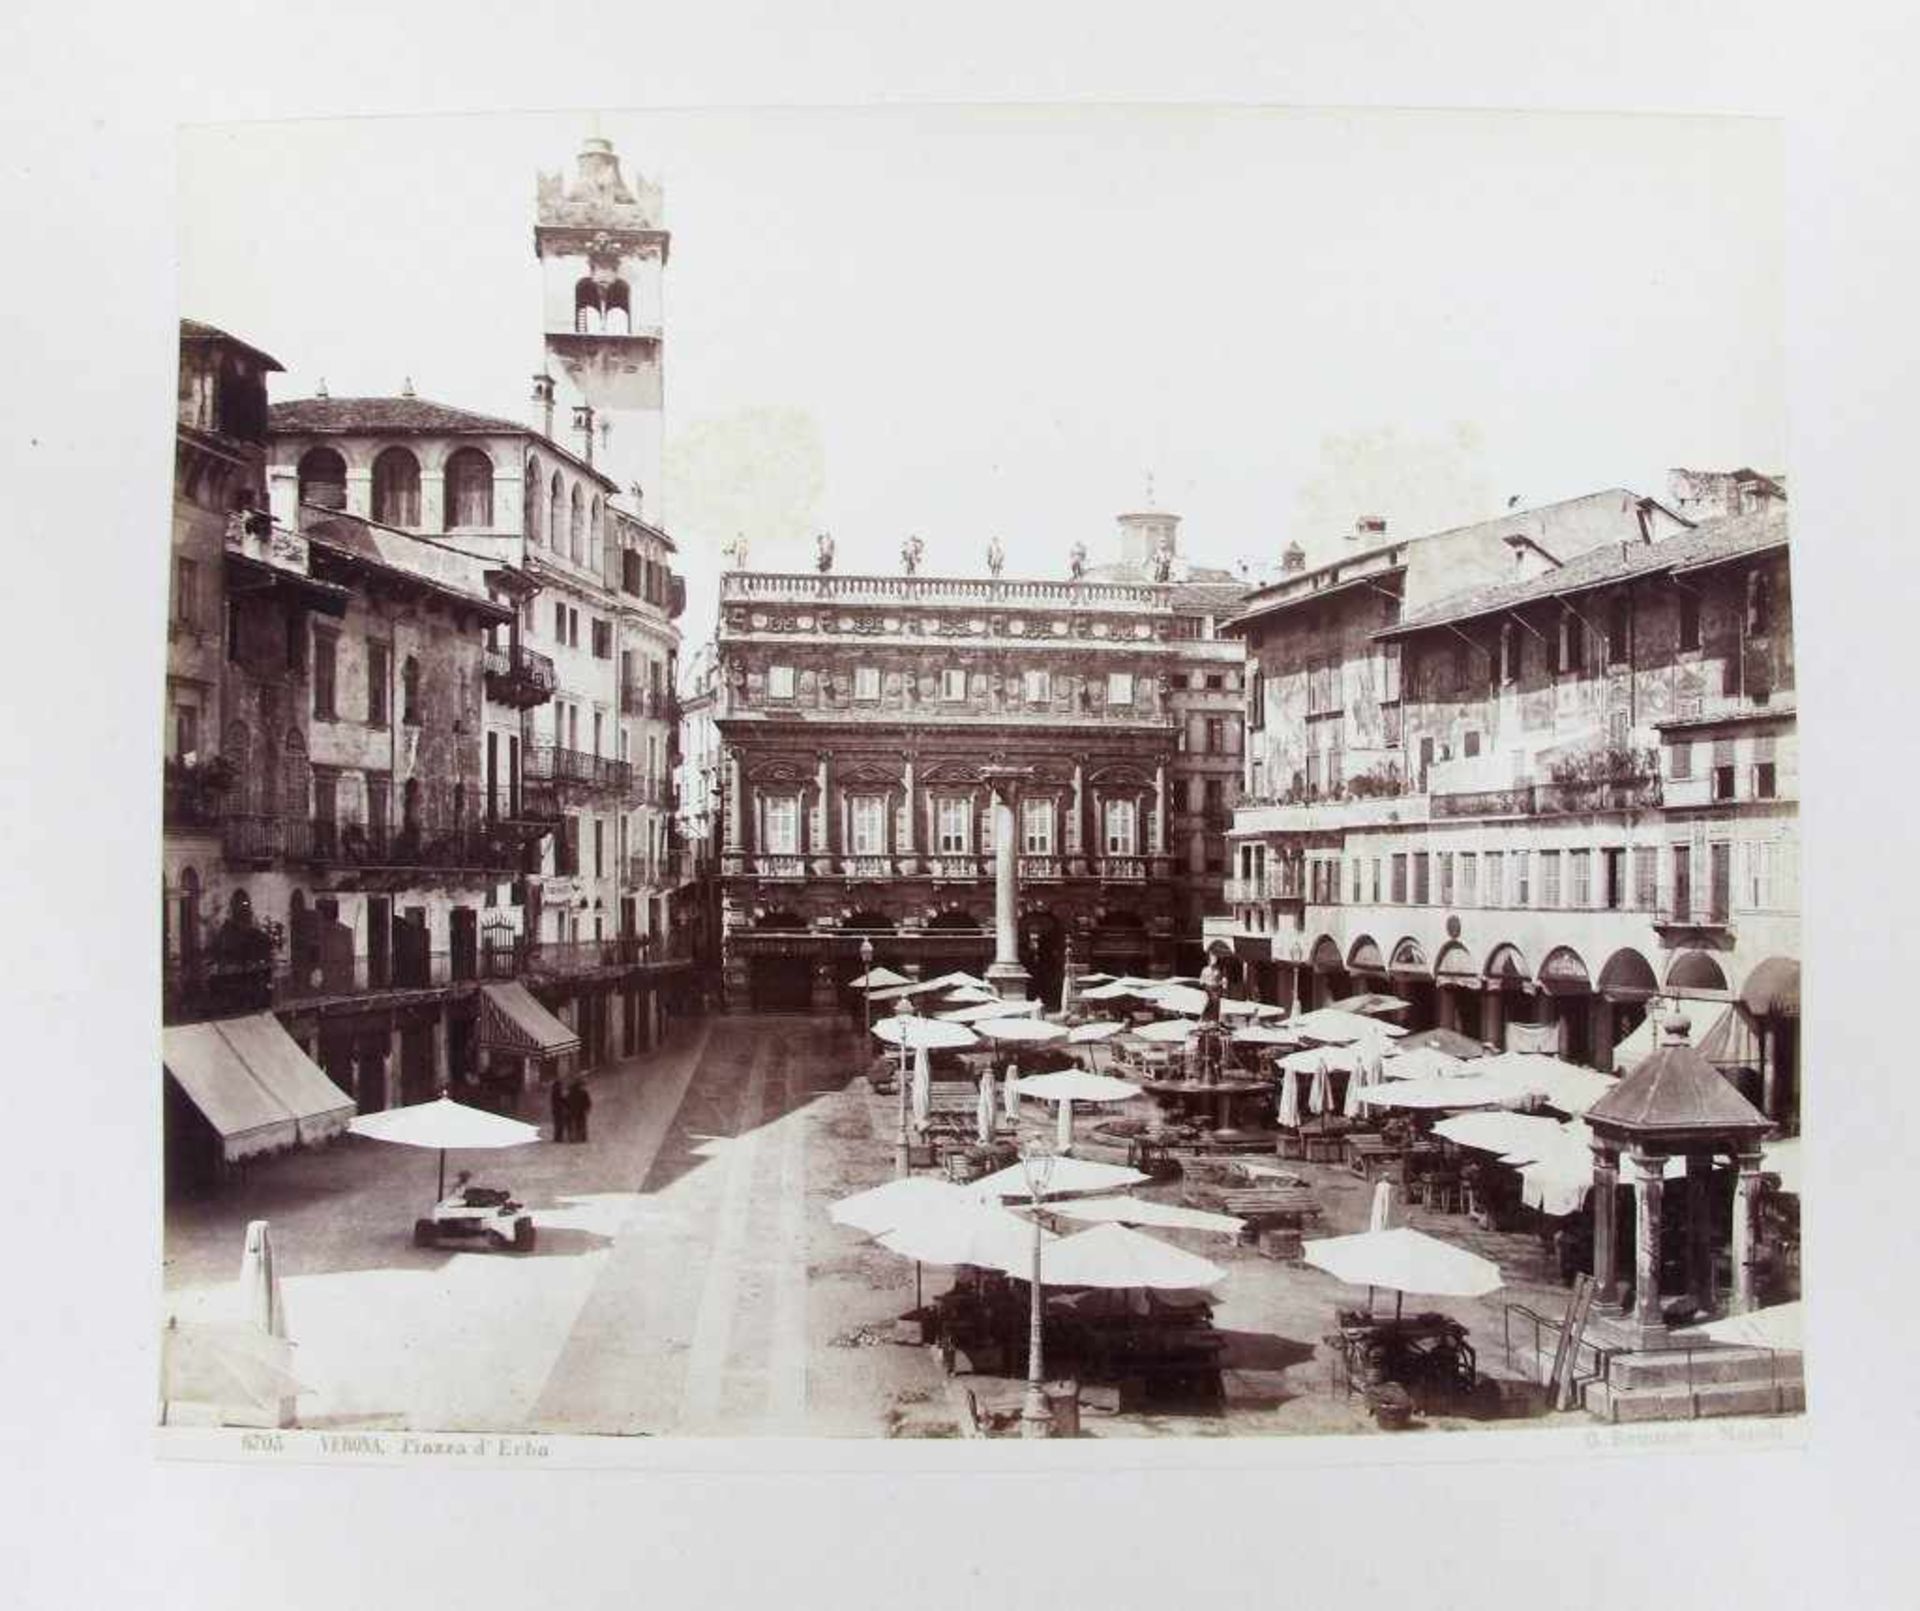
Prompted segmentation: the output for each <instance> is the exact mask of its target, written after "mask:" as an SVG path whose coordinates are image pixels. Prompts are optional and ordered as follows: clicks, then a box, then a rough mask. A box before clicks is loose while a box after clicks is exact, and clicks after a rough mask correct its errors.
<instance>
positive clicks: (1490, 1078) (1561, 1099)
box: [1473, 1052, 1616, 1115]
mask: <svg viewBox="0 0 1920 1611" xmlns="http://www.w3.org/2000/svg"><path fill="white" fill-rule="evenodd" d="M1473 1072H1474V1076H1475V1078H1477V1079H1483V1080H1486V1081H1487V1082H1488V1083H1489V1084H1492V1085H1496V1086H1502V1087H1504V1088H1506V1089H1507V1090H1508V1091H1509V1092H1510V1093H1511V1095H1512V1096H1513V1097H1515V1098H1522V1097H1534V1098H1538V1099H1539V1100H1540V1101H1543V1102H1545V1103H1546V1104H1547V1106H1548V1107H1552V1108H1558V1109H1559V1110H1560V1111H1561V1112H1562V1113H1571V1114H1575V1115H1578V1114H1582V1113H1585V1112H1586V1111H1587V1109H1588V1108H1590V1107H1592V1106H1593V1104H1594V1103H1596V1102H1598V1101H1599V1100H1600V1098H1601V1097H1603V1096H1605V1095H1606V1094H1607V1092H1609V1091H1610V1090H1612V1089H1613V1087H1614V1085H1615V1083H1616V1082H1615V1080H1614V1078H1613V1076H1612V1075H1610V1074H1602V1073H1599V1072H1598V1071H1596V1070H1594V1069H1590V1068H1582V1067H1581V1066H1580V1065H1579V1064H1578V1063H1569V1062H1566V1061H1565V1060H1564V1059H1562V1058H1558V1057H1551V1056H1549V1055H1548V1054H1547V1053H1545V1052H1501V1053H1500V1054H1499V1055H1498V1056H1497V1057H1483V1058H1481V1059H1479V1060H1478V1061H1477V1062H1475V1064H1474V1065H1473Z"/></svg>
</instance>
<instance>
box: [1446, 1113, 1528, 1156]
mask: <svg viewBox="0 0 1920 1611" xmlns="http://www.w3.org/2000/svg"><path fill="white" fill-rule="evenodd" d="M1433 1133H1434V1134H1435V1135H1437V1136H1444V1137H1445V1138H1446V1139H1447V1140H1448V1141H1451V1142H1454V1143H1456V1144H1457V1145H1459V1146H1462V1147H1472V1148H1473V1149H1474V1150H1475V1151H1478V1152H1491V1153H1495V1154H1497V1155H1502V1156H1504V1155H1506V1154H1509V1153H1525V1154H1526V1159H1525V1160H1523V1161H1529V1162H1530V1161H1531V1160H1533V1159H1535V1158H1538V1157H1540V1156H1541V1150H1540V1149H1542V1148H1543V1147H1552V1146H1553V1145H1554V1144H1555V1140H1556V1138H1557V1137H1558V1136H1559V1134H1560V1124H1559V1122H1558V1121H1557V1120H1555V1119H1549V1118H1545V1117H1543V1116H1542V1115H1540V1114H1537V1113H1509V1112H1506V1111H1504V1110H1502V1109H1498V1108H1496V1109H1494V1110H1493V1111H1491V1112H1483V1113H1456V1114H1454V1115H1453V1116H1452V1117H1451V1118H1447V1119H1442V1120H1440V1122H1439V1123H1438V1124H1436V1125H1435V1126H1434V1127H1433Z"/></svg>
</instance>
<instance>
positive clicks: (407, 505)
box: [373, 447, 420, 527]
mask: <svg viewBox="0 0 1920 1611" xmlns="http://www.w3.org/2000/svg"><path fill="white" fill-rule="evenodd" d="M373 518H374V519H375V520H377V521H379V522H380V523H381V524H382V525H387V526H405V527H413V526H417V525H419V524H420V461H419V460H418V459H416V458H415V457H414V456H413V455H412V454H411V453H409V452H408V451H407V450H406V449H405V448H403V447H390V448H387V449H386V450H385V451H383V452H382V453H381V455H380V457H379V458H377V459H375V460H374V461H373Z"/></svg>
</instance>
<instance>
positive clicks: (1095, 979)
mask: <svg viewBox="0 0 1920 1611" xmlns="http://www.w3.org/2000/svg"><path fill="white" fill-rule="evenodd" d="M1080 983H1082V984H1083V985H1103V984H1112V983H1113V975H1112V974H1110V973H1097V972H1096V973H1083V974H1081V975H1080Z"/></svg>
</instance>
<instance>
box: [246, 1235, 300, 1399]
mask: <svg viewBox="0 0 1920 1611" xmlns="http://www.w3.org/2000/svg"><path fill="white" fill-rule="evenodd" d="M240 1303H241V1307H242V1312H243V1315H244V1318H245V1319H246V1320H247V1321H248V1323H249V1324H251V1325H252V1326H253V1327H254V1328H255V1329H256V1330H258V1331H260V1332H262V1333H264V1334H265V1335H266V1336H269V1337H285V1336H286V1334H287V1313H286V1309H285V1306H284V1305H283V1303H282V1300H281V1296H280V1272H279V1271H278V1270H277V1269H276V1268H275V1267H274V1259H273V1237H272V1236H271V1235H270V1234H269V1232H268V1228H267V1222H266V1221H265V1220H263V1219H256V1220H252V1221H250V1222H249V1223H248V1225H247V1235H246V1241H245V1242H244V1243H243V1244H242V1246H241V1250H240ZM273 1402H274V1419H273V1424H274V1425H275V1426H292V1425H293V1417H294V1408H295V1406H294V1402H293V1397H292V1395H291V1394H287V1395H283V1396H281V1397H280V1398H278V1399H277V1400H275V1401H273Z"/></svg>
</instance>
